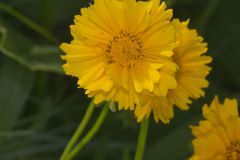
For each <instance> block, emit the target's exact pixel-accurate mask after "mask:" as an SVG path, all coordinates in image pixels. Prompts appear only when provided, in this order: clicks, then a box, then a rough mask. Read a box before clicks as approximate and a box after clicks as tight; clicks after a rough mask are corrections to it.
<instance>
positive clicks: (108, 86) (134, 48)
mask: <svg viewBox="0 0 240 160" xmlns="http://www.w3.org/2000/svg"><path fill="white" fill-rule="evenodd" d="M171 17H172V10H170V9H166V5H165V3H160V0H151V1H148V2H143V1H136V0H95V1H94V4H91V5H90V7H88V8H83V9H81V15H77V16H75V20H74V22H75V24H74V25H72V26H71V33H72V36H73V40H72V42H71V43H70V44H67V43H64V44H62V45H61V49H62V50H63V51H64V52H65V53H66V55H65V56H63V59H64V60H66V62H67V63H66V64H65V65H64V70H65V72H66V74H68V75H72V76H74V77H77V78H78V79H79V80H78V85H79V87H81V88H84V89H85V90H86V94H88V96H89V97H93V98H94V102H95V103H96V104H98V103H100V102H102V101H111V102H118V106H119V109H123V108H124V109H129V108H130V109H134V107H135V105H136V104H140V103H141V98H140V93H141V92H143V91H144V90H147V91H149V92H152V91H153V89H154V84H155V83H159V82H161V83H163V86H164V87H165V86H174V85H175V84H171V83H172V82H171V81H167V80H165V78H164V77H165V76H164V74H166V75H167V74H168V73H167V72H166V73H165V72H163V74H161V72H159V71H158V70H159V69H161V68H163V67H164V68H166V70H168V67H167V66H169V68H170V70H172V68H173V69H176V67H177V66H176V65H175V63H173V62H172V59H171V56H172V55H173V52H172V50H173V48H174V47H175V46H176V43H175V42H176V40H175V38H176V37H175V27H174V26H173V25H172V24H171V23H170V20H171ZM166 64H167V65H166ZM169 76H170V77H171V76H173V75H169ZM174 87H176V86H174ZM170 88H172V87H170Z"/></svg>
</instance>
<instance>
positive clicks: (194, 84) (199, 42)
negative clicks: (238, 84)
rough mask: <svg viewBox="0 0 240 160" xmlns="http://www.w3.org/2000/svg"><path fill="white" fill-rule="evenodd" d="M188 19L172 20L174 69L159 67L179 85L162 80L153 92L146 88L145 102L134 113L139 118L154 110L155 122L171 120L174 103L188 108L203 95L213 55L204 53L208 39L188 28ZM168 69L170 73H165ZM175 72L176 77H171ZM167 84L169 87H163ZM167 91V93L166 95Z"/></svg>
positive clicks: (146, 116) (182, 107)
mask: <svg viewBox="0 0 240 160" xmlns="http://www.w3.org/2000/svg"><path fill="white" fill-rule="evenodd" d="M188 23H189V22H188V21H186V22H182V23H181V22H180V21H179V20H173V21H172V24H173V25H174V26H175V28H176V30H177V32H176V39H177V42H178V45H177V46H176V47H175V48H174V50H173V52H174V54H173V56H172V60H173V61H174V62H175V63H176V64H177V66H178V68H177V70H176V71H175V70H174V68H172V69H171V67H167V68H165V67H162V68H160V69H159V72H160V73H161V75H163V76H164V77H165V78H164V80H166V81H169V82H171V83H170V84H174V80H176V83H177V87H174V86H167V85H166V84H163V83H162V82H163V81H159V83H157V84H155V87H154V90H153V93H150V92H145V93H144V94H142V96H143V97H144V100H145V101H144V102H143V105H138V106H137V107H136V109H135V116H136V117H137V120H138V121H142V120H143V119H144V118H148V117H149V115H150V114H151V113H152V112H153V116H154V119H155V121H156V122H159V121H162V122H163V123H169V121H170V119H171V118H172V117H173V115H174V111H173V109H174V105H176V106H177V107H179V108H180V109H182V110H187V109H188V108H189V104H191V102H192V100H191V99H198V98H199V97H201V96H204V91H203V88H206V87H208V81H207V80H206V76H207V75H208V74H209V71H210V67H209V66H207V64H208V63H210V62H211V60H212V59H211V57H209V56H205V55H203V54H204V53H206V51H207V43H204V42H203V38H202V37H201V36H198V34H197V32H196V30H193V29H189V28H188ZM166 73H168V74H166ZM171 75H174V77H175V79H172V76H171ZM164 86H167V88H165V89H164ZM165 95H166V96H165Z"/></svg>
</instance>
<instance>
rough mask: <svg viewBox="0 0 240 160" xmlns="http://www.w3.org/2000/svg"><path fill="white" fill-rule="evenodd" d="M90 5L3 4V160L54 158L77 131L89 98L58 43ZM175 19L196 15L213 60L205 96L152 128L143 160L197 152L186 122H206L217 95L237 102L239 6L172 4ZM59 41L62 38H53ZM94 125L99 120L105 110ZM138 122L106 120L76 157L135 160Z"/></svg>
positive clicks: (179, 0)
mask: <svg viewBox="0 0 240 160" xmlns="http://www.w3.org/2000/svg"><path fill="white" fill-rule="evenodd" d="M89 2H90V1H87V0H78V1H75V0H72V1H69V0H60V1H58V0H35V1H32V0H1V2H0V159H1V160H16V159H17V160H18V159H19V160H21V159H23V160H40V159H41V160H53V159H59V156H60V154H61V152H62V150H63V148H64V146H65V145H66V143H67V141H68V140H69V138H70V137H71V135H72V134H73V132H74V130H75V129H76V128H77V126H78V124H79V122H80V121H81V119H82V116H83V114H84V112H85V110H86V107H87V105H88V103H89V100H88V99H87V97H86V96H85V95H84V93H83V91H82V90H81V89H78V88H77V86H76V79H75V78H71V77H67V76H65V75H63V71H62V68H61V65H62V63H63V62H62V61H61V60H60V55H61V54H62V53H61V51H60V50H59V49H58V47H59V44H60V42H62V41H69V40H70V39H71V37H70V34H69V25H70V24H71V23H72V19H73V16H74V15H75V14H78V13H79V9H80V8H81V7H84V6H88V4H89ZM167 3H168V4H169V6H171V7H173V8H174V9H175V13H174V14H175V17H181V19H182V20H185V19H186V18H188V17H191V23H190V24H191V26H192V27H195V28H198V30H199V32H200V33H201V35H203V36H204V37H205V40H206V41H207V42H208V43H209V52H208V53H209V54H210V55H211V56H213V58H214V62H213V64H212V66H213V71H212V72H211V76H209V79H210V82H211V85H210V87H209V89H207V92H206V98H205V99H201V100H199V101H197V102H195V103H194V104H193V105H192V107H191V110H190V111H188V112H179V111H178V110H177V111H176V115H175V117H174V120H172V122H171V124H170V125H167V126H165V125H163V124H158V125H157V124H155V123H153V122H150V131H149V134H148V143H147V147H146V149H147V150H146V154H145V159H147V160H159V159H166V160H183V159H187V158H188V157H189V156H190V155H191V154H192V146H191V140H192V137H191V133H190V129H189V127H188V125H189V124H195V123H196V122H197V120H198V119H200V118H201V116H200V115H201V107H200V106H201V104H203V103H206V102H209V100H210V99H212V97H213V95H214V94H219V95H220V97H223V96H227V97H233V96H235V97H238V98H240V72H239V68H238V67H239V60H240V54H239V53H240V47H239V45H238V43H239V41H240V29H239V28H240V19H239V14H238V13H237V12H238V6H239V5H240V1H238V0H231V1H224V0H211V1H209V0H195V1H192V0H168V1H167ZM56 37H57V38H56ZM95 112H96V113H94V116H93V118H92V120H91V122H90V126H91V125H92V124H93V123H94V121H95V120H96V117H97V115H98V114H99V113H98V112H100V109H99V108H97V109H96V111H95ZM138 129H139V124H137V123H136V122H135V119H134V116H133V114H132V113H130V112H127V111H124V112H114V113H111V114H109V115H108V117H107V120H106V121H105V122H104V125H103V127H102V128H101V129H100V131H99V132H98V134H97V136H96V137H94V139H93V140H92V141H91V142H90V143H89V144H88V145H87V146H86V148H85V149H83V150H82V152H81V153H80V154H79V159H91V160H101V159H102V160H106V159H108V160H130V159H133V153H134V150H135V144H136V140H137V136H136V135H137V132H138Z"/></svg>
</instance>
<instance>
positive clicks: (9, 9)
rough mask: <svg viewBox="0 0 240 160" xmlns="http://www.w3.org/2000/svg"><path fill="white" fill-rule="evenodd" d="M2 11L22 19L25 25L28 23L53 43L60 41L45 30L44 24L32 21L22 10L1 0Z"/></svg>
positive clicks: (0, 8)
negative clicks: (19, 10)
mask: <svg viewBox="0 0 240 160" xmlns="http://www.w3.org/2000/svg"><path fill="white" fill-rule="evenodd" d="M0 11H3V12H6V13H8V14H9V15H11V16H13V17H15V18H16V19H18V20H20V21H21V22H22V23H24V24H25V25H27V26H28V27H29V28H31V29H33V30H34V31H36V32H38V33H39V34H40V35H42V36H43V37H45V38H46V39H48V40H49V41H51V42H53V43H56V44H58V43H59V40H58V39H57V38H56V37H55V36H54V35H52V34H51V33H50V32H48V31H47V30H45V29H44V28H43V27H42V26H40V25H39V24H37V23H36V22H34V21H32V20H31V19H29V18H28V17H26V16H25V15H23V14H21V13H20V12H18V11H17V10H15V9H14V8H12V7H10V6H8V5H6V4H4V3H2V2H0Z"/></svg>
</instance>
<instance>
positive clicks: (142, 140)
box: [134, 119, 149, 160]
mask: <svg viewBox="0 0 240 160" xmlns="http://www.w3.org/2000/svg"><path fill="white" fill-rule="evenodd" d="M148 125H149V119H146V120H144V121H143V122H142V123H141V127H140V131H139V136H138V142H137V149H136V154H135V159H134V160H142V159H143V154H144V149H145V144H146V140H147V133H148Z"/></svg>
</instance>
